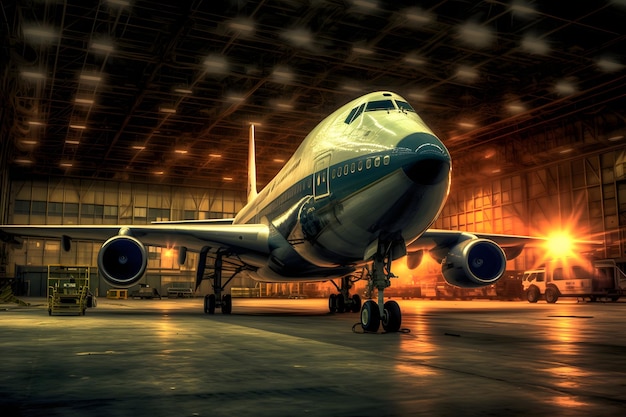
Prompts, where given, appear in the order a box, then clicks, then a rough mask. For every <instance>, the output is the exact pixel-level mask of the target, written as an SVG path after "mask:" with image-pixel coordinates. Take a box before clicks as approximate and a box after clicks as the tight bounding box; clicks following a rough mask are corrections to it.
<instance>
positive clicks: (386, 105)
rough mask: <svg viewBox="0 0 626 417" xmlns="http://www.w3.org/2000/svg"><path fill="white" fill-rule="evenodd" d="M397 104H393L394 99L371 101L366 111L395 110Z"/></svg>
mask: <svg viewBox="0 0 626 417" xmlns="http://www.w3.org/2000/svg"><path fill="white" fill-rule="evenodd" d="M395 109H396V106H394V105H393V101H391V100H376V101H370V102H369V103H367V106H366V107H365V111H376V110H387V111H389V110H395Z"/></svg>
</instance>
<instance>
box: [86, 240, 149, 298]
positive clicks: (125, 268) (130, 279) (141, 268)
mask: <svg viewBox="0 0 626 417" xmlns="http://www.w3.org/2000/svg"><path fill="white" fill-rule="evenodd" d="M147 265H148V254H147V252H146V247H145V246H144V245H143V243H141V242H140V241H139V240H137V239H135V238H134V237H132V236H122V235H119V236H113V237H112V238H110V239H109V240H107V241H106V242H104V244H103V245H102V247H101V248H100V251H99V252H98V269H99V270H100V273H101V274H102V275H103V276H104V279H105V280H106V281H107V282H108V283H109V284H111V285H113V286H115V287H122V288H128V287H130V286H132V285H133V284H135V283H136V282H137V281H139V280H140V279H141V277H142V276H143V273H144V272H145V271H146V266H147Z"/></svg>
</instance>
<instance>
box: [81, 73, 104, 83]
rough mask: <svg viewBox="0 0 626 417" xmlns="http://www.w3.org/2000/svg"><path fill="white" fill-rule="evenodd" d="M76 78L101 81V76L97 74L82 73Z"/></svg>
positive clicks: (90, 81) (86, 80)
mask: <svg viewBox="0 0 626 417" xmlns="http://www.w3.org/2000/svg"><path fill="white" fill-rule="evenodd" d="M78 79H79V80H81V81H84V82H87V83H99V82H100V81H102V77H101V76H100V75H97V74H85V73H82V74H80V75H79V76H78Z"/></svg>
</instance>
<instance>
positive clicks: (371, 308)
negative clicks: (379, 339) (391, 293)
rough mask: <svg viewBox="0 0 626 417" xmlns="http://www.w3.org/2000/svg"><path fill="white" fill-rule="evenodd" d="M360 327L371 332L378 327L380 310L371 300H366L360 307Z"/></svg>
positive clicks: (375, 330)
mask: <svg viewBox="0 0 626 417" xmlns="http://www.w3.org/2000/svg"><path fill="white" fill-rule="evenodd" d="M361 327H362V328H363V331H365V332H373V333H375V332H377V331H378V328H379V327H380V310H379V309H378V304H376V303H375V302H374V301H372V300H367V301H366V302H365V303H364V304H363V307H361Z"/></svg>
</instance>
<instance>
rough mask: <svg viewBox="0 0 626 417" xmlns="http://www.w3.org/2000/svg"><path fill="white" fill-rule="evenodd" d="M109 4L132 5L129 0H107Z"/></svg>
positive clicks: (116, 5)
mask: <svg viewBox="0 0 626 417" xmlns="http://www.w3.org/2000/svg"><path fill="white" fill-rule="evenodd" d="M107 4H108V5H109V6H115V7H120V8H124V7H130V2H129V1H128V0H107Z"/></svg>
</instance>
